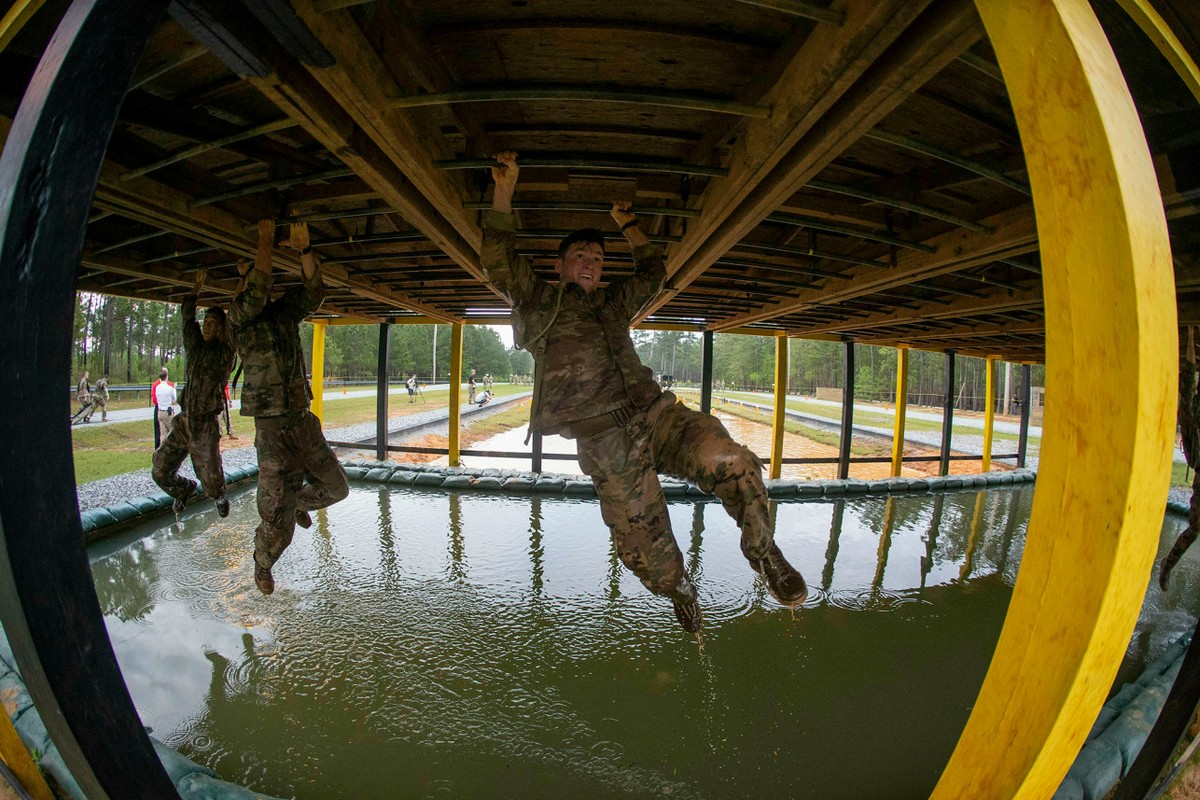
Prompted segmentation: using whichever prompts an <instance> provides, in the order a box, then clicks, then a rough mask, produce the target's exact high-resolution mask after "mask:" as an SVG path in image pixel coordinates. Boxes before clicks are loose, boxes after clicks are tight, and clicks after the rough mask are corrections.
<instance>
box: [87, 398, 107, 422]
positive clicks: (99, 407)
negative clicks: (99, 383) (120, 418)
mask: <svg viewBox="0 0 1200 800" xmlns="http://www.w3.org/2000/svg"><path fill="white" fill-rule="evenodd" d="M96 411H100V420H101V421H102V422H103V421H106V420H107V419H108V404H107V403H106V402H105V401H104V398H103V397H100V396H98V395H92V404H91V408H89V409H88V410H87V413H86V414H84V415H83V421H84V422H91V421H92V414H95V413H96Z"/></svg>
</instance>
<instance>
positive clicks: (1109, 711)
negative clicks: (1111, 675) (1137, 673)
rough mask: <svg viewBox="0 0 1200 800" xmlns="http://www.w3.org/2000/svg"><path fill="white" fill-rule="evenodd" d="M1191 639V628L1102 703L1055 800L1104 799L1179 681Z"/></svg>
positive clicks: (1128, 765) (1123, 772)
mask: <svg viewBox="0 0 1200 800" xmlns="http://www.w3.org/2000/svg"><path fill="white" fill-rule="evenodd" d="M1191 641H1192V634H1191V632H1190V631H1189V632H1188V633H1185V634H1184V635H1183V636H1181V637H1180V638H1179V639H1177V640H1176V641H1175V642H1174V643H1172V644H1171V645H1170V646H1169V647H1167V649H1166V650H1164V651H1163V652H1162V653H1161V654H1160V655H1159V656H1158V658H1156V659H1154V661H1152V662H1150V663H1149V664H1147V665H1146V669H1145V670H1143V671H1142V674H1141V677H1139V678H1138V679H1137V680H1136V681H1134V682H1133V683H1127V684H1125V685H1124V686H1122V687H1121V691H1119V692H1117V693H1116V694H1115V695H1113V697H1112V699H1110V700H1109V701H1108V702H1107V703H1105V704H1104V705H1103V706H1102V707H1101V709H1100V716H1099V717H1097V718H1096V723H1095V724H1094V725H1093V726H1092V730H1091V731H1090V732H1089V733H1088V736H1087V740H1086V742H1085V743H1084V745H1083V749H1082V750H1080V751H1079V755H1078V756H1077V757H1076V758H1075V763H1074V764H1072V765H1071V768H1070V769H1069V770H1068V771H1067V775H1066V777H1065V778H1063V782H1062V783H1061V784H1060V785H1059V787H1058V791H1056V792H1055V793H1054V797H1053V798H1052V800H1101V798H1103V797H1105V796H1106V795H1107V794H1108V793H1109V792H1110V791H1112V788H1113V787H1114V786H1116V785H1117V781H1119V780H1120V779H1121V778H1123V777H1125V775H1127V774H1128V772H1129V768H1130V767H1131V766H1132V765H1133V762H1134V759H1136V758H1137V756H1138V753H1139V752H1140V751H1141V749H1142V745H1143V744H1145V743H1146V738H1147V737H1148V736H1149V735H1150V730H1151V729H1152V728H1153V727H1154V722H1155V720H1157V719H1158V715H1159V713H1160V712H1161V711H1162V708H1163V704H1164V703H1166V701H1167V695H1168V694H1170V693H1171V687H1172V686H1174V685H1175V676H1177V675H1178V674H1179V667H1180V665H1182V664H1183V656H1184V654H1185V653H1186V652H1187V648H1188V644H1189V643H1190V642H1191Z"/></svg>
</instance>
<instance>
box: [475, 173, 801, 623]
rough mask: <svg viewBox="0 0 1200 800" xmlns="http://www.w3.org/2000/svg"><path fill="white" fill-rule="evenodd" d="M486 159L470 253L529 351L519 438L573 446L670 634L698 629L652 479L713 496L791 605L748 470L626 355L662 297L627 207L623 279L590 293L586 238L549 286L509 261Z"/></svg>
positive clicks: (658, 276)
mask: <svg viewBox="0 0 1200 800" xmlns="http://www.w3.org/2000/svg"><path fill="white" fill-rule="evenodd" d="M496 161H498V162H499V164H498V165H497V166H495V167H493V168H492V178H493V180H494V181H495V184H496V187H495V193H494V194H493V197H492V210H491V211H490V212H488V213H487V214H486V215H485V217H484V222H483V237H484V238H483V252H482V256H481V258H482V262H483V268H484V269H485V270H486V271H487V274H488V278H489V279H490V280H491V281H492V283H493V284H494V285H495V286H496V287H497V288H498V289H499V290H500V291H501V292H502V293H503V294H504V296H505V297H506V298H507V299H508V301H509V303H510V304H511V305H512V308H513V336H514V339H515V341H516V343H517V344H518V345H520V346H521V347H524V348H526V349H528V350H530V351H531V352H532V353H533V354H534V379H533V385H534V388H533V401H532V409H531V411H530V422H529V429H530V431H531V433H542V434H549V433H558V434H560V435H562V436H565V437H567V438H570V439H575V440H576V442H577V447H578V450H579V465H580V467H581V468H582V469H583V471H584V472H586V473H587V474H588V475H590V476H591V478H592V482H593V484H594V485H595V487H596V494H597V495H598V496H599V498H600V514H601V516H602V517H603V518H604V522H605V523H606V524H607V525H608V527H609V529H610V530H611V531H612V537H613V542H614V544H615V546H616V549H617V552H618V554H619V555H620V557H621V561H622V562H624V564H625V565H626V566H627V567H628V568H629V569H630V570H632V571H633V573H634V574H635V575H637V576H638V578H640V579H641V581H642V583H643V584H645V586H646V587H647V588H648V589H649V590H650V591H652V592H654V593H655V594H659V595H662V596H664V597H666V598H668V599H670V600H671V602H672V603H673V604H674V610H675V617H676V619H677V620H678V621H679V624H680V626H681V627H683V629H684V630H686V631H689V632H695V631H698V630H699V629H700V628H701V625H702V619H701V610H700V605H699V602H698V599H697V595H696V588H695V587H694V586H693V585H692V582H691V580H690V579H689V577H688V576H687V573H686V572H685V570H684V566H683V555H682V553H681V552H680V550H679V545H678V543H677V542H676V541H675V536H674V534H673V533H672V532H671V524H670V519H669V517H668V516H667V504H666V499H665V498H664V496H663V491H662V486H661V485H660V484H659V481H658V474H657V472H658V471H662V472H666V473H669V474H673V475H679V476H681V477H684V478H687V479H688V480H691V481H694V482H695V483H696V484H697V485H698V486H700V488H701V489H704V490H705V491H707V492H712V493H714V494H716V496H717V497H718V498H719V499H720V500H721V503H722V504H723V505H724V506H725V510H726V511H727V512H729V515H730V516H732V517H733V518H734V520H736V521H737V523H738V525H739V526H740V527H741V529H742V553H743V554H744V555H745V556H746V558H747V560H749V562H750V566H751V567H752V568H753V569H754V570H756V571H757V572H759V573H760V574H762V575H763V576H764V577H765V579H766V582H767V587H768V589H769V590H770V592H771V594H772V595H774V597H775V599H777V600H778V601H779V602H781V603H783V604H785V605H796V604H798V603H801V602H803V600H804V598H805V597H806V596H807V593H808V588H807V586H806V585H805V583H804V578H803V577H801V575H800V573H799V572H797V571H796V570H795V569H794V568H793V567H792V566H791V565H790V564H789V563H788V562H787V559H785V558H784V556H783V553H782V552H780V550H779V547H778V546H777V545H776V544H775V543H774V532H773V530H772V528H771V520H770V515H769V513H768V511H769V507H768V502H767V492H766V488H765V487H764V485H763V480H762V462H761V461H760V460H759V459H758V457H757V456H755V455H754V454H753V453H752V452H750V450H748V449H747V448H746V447H744V446H742V445H740V444H738V443H737V442H735V441H734V440H733V439H732V438H731V437H730V436H729V433H728V432H727V431H726V430H725V426H723V425H722V424H721V423H720V422H719V421H718V420H717V419H716V418H715V417H712V416H709V415H708V414H701V413H700V412H698V411H693V410H691V409H689V408H687V407H686V406H684V405H683V404H681V403H678V402H676V398H675V395H674V394H672V393H671V392H666V391H663V390H662V388H661V387H660V386H659V385H658V384H657V383H656V382H655V381H654V377H653V373H652V372H651V371H650V370H649V369H648V368H647V367H645V366H643V365H642V363H641V361H639V360H638V356H637V353H636V352H635V351H634V347H633V341H632V339H631V338H630V336H629V323H630V321H631V319H632V318H633V317H634V316H635V315H636V314H637V313H638V311H639V310H641V309H642V308H643V307H644V306H645V305H646V304H647V303H649V302H650V301H651V300H652V299H653V298H654V297H655V296H656V295H658V293H659V292H661V291H662V288H663V282H664V280H665V279H666V267H665V266H664V264H663V258H662V251H661V250H660V249H659V248H658V247H656V246H654V245H652V244H651V243H650V240H649V239H648V238H647V237H646V234H645V233H643V232H642V230H641V229H640V228H639V227H638V218H637V216H636V215H635V214H634V213H633V212H632V211H631V210H630V208H631V203H629V202H628V201H618V202H616V203H614V204H613V207H612V211H611V212H610V213H611V215H612V218H613V221H614V222H616V224H617V226H618V227H619V228H620V231H621V234H622V235H623V236H624V238H625V240H626V242H627V243H628V244H629V247H630V249H631V250H632V251H633V258H634V264H635V268H634V275H633V277H631V278H625V279H621V280H615V281H612V282H611V283H609V285H608V286H607V287H604V288H600V281H601V275H602V271H603V268H604V235H603V234H602V233H601V232H600V231H598V230H594V229H586V230H580V231H575V232H574V233H572V234H570V235H569V236H567V237H566V238H565V239H563V241H562V243H561V244H560V245H559V250H558V258H557V259H555V261H554V269H555V271H556V272H557V273H558V276H559V281H558V283H557V285H552V284H549V283H547V282H546V281H543V280H542V279H541V278H539V277H537V275H536V274H535V273H534V270H533V267H532V265H531V264H530V263H529V261H528V260H527V259H526V258H524V257H522V256H518V255H517V253H516V233H515V230H516V228H515V224H514V221H513V215H512V198H513V192H514V190H515V189H516V185H517V175H518V171H519V170H518V167H517V154H516V153H513V152H504V153H500V154H498V155H497V156H496Z"/></svg>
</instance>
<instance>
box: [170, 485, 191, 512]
mask: <svg viewBox="0 0 1200 800" xmlns="http://www.w3.org/2000/svg"><path fill="white" fill-rule="evenodd" d="M184 480H185V481H187V485H188V488H187V491H186V492H180V493H179V495H177V496H176V497H175V500H174V502H172V503H171V510H172V511H174V512H175V516H179V515H180V514H182V513H183V509H184V508H185V507H186V506H187V501H188V498H189V497H191V496H192V494H193V493H194V492H195V491H196V482H195V481H194V480H192V479H191V478H184Z"/></svg>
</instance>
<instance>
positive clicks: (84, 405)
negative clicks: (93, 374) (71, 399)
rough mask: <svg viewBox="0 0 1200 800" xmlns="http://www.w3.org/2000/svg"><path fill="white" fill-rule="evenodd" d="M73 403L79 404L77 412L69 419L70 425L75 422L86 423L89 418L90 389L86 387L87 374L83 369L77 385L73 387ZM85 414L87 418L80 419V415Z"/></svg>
mask: <svg viewBox="0 0 1200 800" xmlns="http://www.w3.org/2000/svg"><path fill="white" fill-rule="evenodd" d="M75 402H77V403H79V410H78V411H76V412H75V414H74V415H73V416H72V417H71V424H75V422H76V421H80V422H87V421H88V417H90V416H91V413H90V411H89V409H90V408H91V405H92V389H91V387H90V386H88V373H87V370H86V369H85V370H84V371H83V375H82V376H81V377H80V378H79V384H78V385H76V387H75ZM85 412H88V413H87V416H84V417H80V415H81V414H84V413H85Z"/></svg>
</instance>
